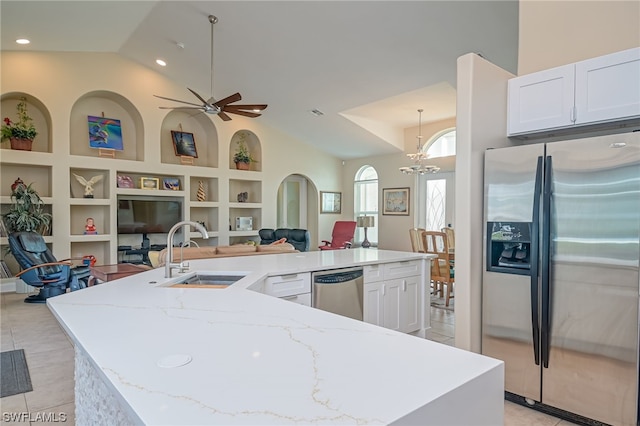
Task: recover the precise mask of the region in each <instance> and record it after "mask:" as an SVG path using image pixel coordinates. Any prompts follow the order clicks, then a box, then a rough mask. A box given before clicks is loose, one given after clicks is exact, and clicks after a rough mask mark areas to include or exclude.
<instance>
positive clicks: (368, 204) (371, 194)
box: [353, 166, 378, 247]
mask: <svg viewBox="0 0 640 426" xmlns="http://www.w3.org/2000/svg"><path fill="white" fill-rule="evenodd" d="M353 194H354V200H353V206H354V208H353V210H354V211H353V213H354V215H355V217H354V220H357V217H358V216H373V217H374V219H373V220H374V226H373V227H372V228H367V239H368V240H369V242H370V243H371V245H372V246H374V247H376V246H377V245H378V172H376V169H374V168H373V167H372V166H362V167H361V168H360V170H358V172H357V173H356V177H355V180H354V183H353ZM362 240H364V230H363V229H362V228H356V234H355V238H354V243H355V244H356V245H358V244H360V243H361V242H362Z"/></svg>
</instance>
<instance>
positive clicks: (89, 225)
mask: <svg viewBox="0 0 640 426" xmlns="http://www.w3.org/2000/svg"><path fill="white" fill-rule="evenodd" d="M84 234H85V235H97V234H98V231H96V225H95V223H94V220H93V218H92V217H88V218H87V222H86V224H85V227H84Z"/></svg>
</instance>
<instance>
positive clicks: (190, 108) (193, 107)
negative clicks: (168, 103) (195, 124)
mask: <svg viewBox="0 0 640 426" xmlns="http://www.w3.org/2000/svg"><path fill="white" fill-rule="evenodd" d="M158 108H160V109H189V110H193V109H199V110H202V107H200V106H192V107H183V106H180V107H162V106H161V107H158Z"/></svg>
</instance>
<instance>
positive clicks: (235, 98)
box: [214, 93, 242, 108]
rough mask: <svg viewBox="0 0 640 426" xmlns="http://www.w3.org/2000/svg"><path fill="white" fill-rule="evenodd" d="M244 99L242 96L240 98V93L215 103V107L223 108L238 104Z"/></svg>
mask: <svg viewBox="0 0 640 426" xmlns="http://www.w3.org/2000/svg"><path fill="white" fill-rule="evenodd" d="M241 99H242V96H240V93H234V94H233V95H231V96H227V97H226V98H224V99H220V100H219V101H218V102H216V103H214V105H215V106H217V107H220V108H222V107H223V106H225V105H227V104H230V103H232V102H238V101H239V100H241Z"/></svg>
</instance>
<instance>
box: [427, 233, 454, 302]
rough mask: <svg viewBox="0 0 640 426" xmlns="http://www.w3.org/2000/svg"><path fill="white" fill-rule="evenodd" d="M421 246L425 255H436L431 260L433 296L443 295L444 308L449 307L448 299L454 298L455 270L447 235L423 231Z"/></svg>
mask: <svg viewBox="0 0 640 426" xmlns="http://www.w3.org/2000/svg"><path fill="white" fill-rule="evenodd" d="M422 244H423V246H424V248H425V252H426V253H428V254H435V255H436V258H434V259H431V283H432V286H433V294H438V293H441V294H444V296H445V306H449V301H450V299H451V298H453V297H454V294H453V284H454V281H455V268H454V263H453V262H454V258H453V254H452V253H451V252H450V251H449V243H448V241H447V234H446V233H444V232H439V231H423V232H422ZM445 286H446V293H445V289H444V287H445Z"/></svg>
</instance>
